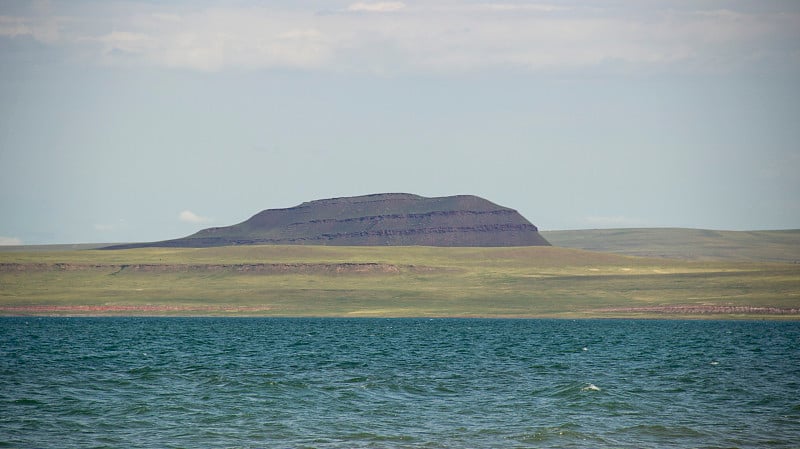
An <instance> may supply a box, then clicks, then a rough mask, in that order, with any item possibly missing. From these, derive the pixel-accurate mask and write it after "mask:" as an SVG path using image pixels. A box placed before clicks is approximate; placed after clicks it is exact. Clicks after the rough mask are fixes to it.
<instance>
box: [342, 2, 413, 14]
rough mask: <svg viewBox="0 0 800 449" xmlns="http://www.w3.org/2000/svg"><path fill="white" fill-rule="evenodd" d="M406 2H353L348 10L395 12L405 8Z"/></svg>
mask: <svg viewBox="0 0 800 449" xmlns="http://www.w3.org/2000/svg"><path fill="white" fill-rule="evenodd" d="M405 7H406V4H405V3H403V2H372V3H366V2H358V3H353V4H351V5H350V6H348V7H347V10H348V11H364V12H393V11H400V10H401V9H403V8H405Z"/></svg>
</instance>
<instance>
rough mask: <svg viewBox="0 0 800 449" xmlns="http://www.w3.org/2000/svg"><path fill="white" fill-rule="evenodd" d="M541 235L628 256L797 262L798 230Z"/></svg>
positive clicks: (646, 230)
mask: <svg viewBox="0 0 800 449" xmlns="http://www.w3.org/2000/svg"><path fill="white" fill-rule="evenodd" d="M542 235H543V236H544V237H545V238H546V239H547V240H548V241H549V242H550V243H552V244H553V245H555V246H561V247H565V248H575V249H583V250H588V251H600V252H611V253H616V254H624V255H629V256H644V257H667V258H677V259H685V260H739V261H754V262H784V263H797V262H800V230H785V231H712V230H705V229H684V228H630V229H590V230H575V231H542Z"/></svg>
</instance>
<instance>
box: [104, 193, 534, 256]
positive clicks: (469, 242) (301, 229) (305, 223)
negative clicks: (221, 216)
mask: <svg viewBox="0 0 800 449" xmlns="http://www.w3.org/2000/svg"><path fill="white" fill-rule="evenodd" d="M263 244H276V245H347V246H382V245H395V246H415V245H424V246H540V245H549V243H548V242H547V241H546V240H545V239H544V238H543V237H542V236H541V235H539V232H538V229H537V228H536V226H534V225H533V224H531V223H530V222H529V221H528V220H526V219H525V218H524V217H523V216H522V215H520V214H519V213H518V212H517V211H515V210H513V209H509V208H507V207H502V206H498V205H497V204H494V203H492V202H490V201H487V200H485V199H483V198H479V197H476V196H471V195H459V196H448V197H439V198H425V197H421V196H417V195H411V194H406V193H387V194H376V195H366V196H357V197H346V198H331V199H325V200H317V201H310V202H306V203H303V204H300V205H299V206H296V207H291V208H287V209H268V210H265V211H262V212H259V213H258V214H256V215H254V216H253V217H251V218H250V219H248V220H246V221H244V222H242V223H239V224H236V225H233V226H226V227H217V228H209V229H204V230H202V231H200V232H197V233H196V234H193V235H190V236H188V237H184V238H180V239H175V240H166V241H162V242H153V243H138V244H129V245H117V246H114V247H111V248H114V249H121V248H133V247H144V246H158V247H208V246H228V245H263Z"/></svg>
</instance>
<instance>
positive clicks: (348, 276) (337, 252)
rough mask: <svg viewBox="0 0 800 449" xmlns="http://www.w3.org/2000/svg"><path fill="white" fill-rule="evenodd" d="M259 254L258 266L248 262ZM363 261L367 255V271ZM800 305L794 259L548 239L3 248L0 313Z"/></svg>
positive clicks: (513, 311) (738, 310)
mask: <svg viewBox="0 0 800 449" xmlns="http://www.w3.org/2000/svg"><path fill="white" fill-rule="evenodd" d="M253 264H261V265H259V266H261V268H264V267H266V271H264V270H263V269H262V271H258V270H256V271H253V270H250V268H252V267H253V266H254V265H253ZM366 264H373V265H369V266H368V268H369V269H363V268H364V267H365V266H367V265H366ZM276 267H277V268H276ZM370 267H371V268H370ZM798 309H800V265H795V264H770V263H755V262H727V261H715V262H697V261H684V260H676V259H652V258H640V257H630V256H624V255H618V254H610V253H598V252H587V251H582V250H575V249H565V248H554V247H523V248H431V247H390V248H386V247H325V246H243V247H217V248H203V249H187V248H146V249H133V250H124V251H100V250H86V251H66V252H6V253H0V314H6V315H10V314H11V315H13V314H78V315H80V314H91V315H95V314H124V315H131V314H148V315H153V314H155V315H164V314H179V315H228V314H233V315H267V316H485V317H493V316H512V317H530V316H536V317H596V316H600V317H615V316H665V314H666V315H668V316H703V317H742V316H745V317H757V316H766V317H770V318H786V317H790V318H793V319H798V318H800V314H798V313H799V312H798Z"/></svg>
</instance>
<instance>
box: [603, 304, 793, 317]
mask: <svg viewBox="0 0 800 449" xmlns="http://www.w3.org/2000/svg"><path fill="white" fill-rule="evenodd" d="M593 312H601V313H603V312H623V313H659V314H673V315H708V314H726V315H731V314H743V315H798V314H800V308H783V307H752V306H712V305H675V306H647V307H608V308H604V309H595V310H593Z"/></svg>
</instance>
